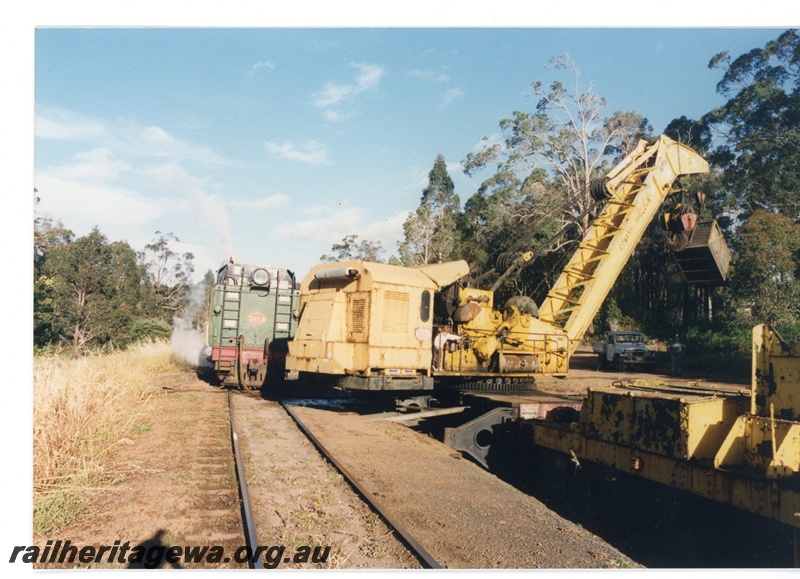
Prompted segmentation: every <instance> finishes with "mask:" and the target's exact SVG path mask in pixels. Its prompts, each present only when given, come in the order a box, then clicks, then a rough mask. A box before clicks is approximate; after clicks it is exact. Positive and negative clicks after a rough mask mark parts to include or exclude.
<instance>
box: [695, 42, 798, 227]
mask: <svg viewBox="0 0 800 579" xmlns="http://www.w3.org/2000/svg"><path fill="white" fill-rule="evenodd" d="M708 66H709V68H712V69H719V70H721V71H722V72H723V76H722V79H721V80H720V81H719V83H718V84H717V92H718V93H720V94H721V95H723V96H725V97H727V98H728V100H727V102H726V103H725V104H724V105H722V106H720V107H718V108H716V109H714V110H712V111H711V112H709V113H708V114H707V115H705V116H704V118H703V121H704V122H706V123H707V124H709V125H710V126H711V127H712V129H713V130H714V131H715V136H716V138H717V142H719V143H720V144H719V146H718V147H717V148H716V149H714V152H713V155H712V156H711V160H712V162H713V163H714V164H715V165H716V166H718V167H720V168H721V169H722V170H723V183H724V185H725V187H726V190H727V192H728V197H727V201H728V206H729V208H731V209H732V210H734V211H737V212H742V213H743V214H744V215H743V217H747V215H749V214H751V213H753V212H754V211H755V210H756V209H757V208H759V207H762V208H765V209H768V210H772V211H780V212H781V213H783V214H785V215H787V216H789V217H791V218H792V219H795V220H797V219H800V169H799V168H798V167H800V37H799V36H798V33H797V31H796V30H787V31H785V32H783V33H781V34H780V35H779V36H778V37H777V38H776V39H775V40H771V41H769V42H767V43H766V45H765V46H764V47H763V48H754V49H752V50H750V51H749V52H746V53H745V54H742V55H740V56H738V57H736V58H732V57H731V55H730V53H729V51H724V52H720V53H719V54H716V55H715V56H714V57H713V58H712V59H711V60H710V62H709V65H708Z"/></svg>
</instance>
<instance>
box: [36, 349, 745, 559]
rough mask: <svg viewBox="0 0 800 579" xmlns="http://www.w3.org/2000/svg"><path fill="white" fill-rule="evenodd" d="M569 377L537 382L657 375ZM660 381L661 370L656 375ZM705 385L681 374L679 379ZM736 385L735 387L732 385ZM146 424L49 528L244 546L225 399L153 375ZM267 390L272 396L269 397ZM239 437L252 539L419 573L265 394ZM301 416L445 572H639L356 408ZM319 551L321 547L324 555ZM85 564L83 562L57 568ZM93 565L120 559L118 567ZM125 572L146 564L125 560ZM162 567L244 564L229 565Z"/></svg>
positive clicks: (569, 388)
mask: <svg viewBox="0 0 800 579" xmlns="http://www.w3.org/2000/svg"><path fill="white" fill-rule="evenodd" d="M574 360H575V370H574V371H573V372H572V374H571V376H570V378H569V379H568V380H559V379H542V380H541V381H540V383H539V387H540V389H541V390H544V391H546V392H553V393H561V394H565V393H571V394H576V393H580V392H582V391H584V390H585V389H586V388H587V387H593V386H607V385H609V384H610V383H611V382H613V381H614V380H618V379H633V378H637V377H641V378H649V379H653V378H654V376H653V375H636V374H632V373H626V374H624V375H620V374H617V373H615V372H598V371H597V369H596V362H595V358H594V356H593V355H591V353H590V352H579V353H578V355H576V356H575V358H574ZM655 378H657V377H655ZM698 379H699V380H700V381H702V377H693V376H687V377H686V378H684V379H683V382H686V381H697V380H698ZM729 386H732V387H736V388H742V387H745V385H742V384H737V385H729ZM153 388H154V390H155V391H157V392H158V396H156V397H155V398H154V400H153V402H152V403H151V405H150V417H149V424H150V429H149V430H146V431H145V432H143V433H141V434H138V435H137V436H136V437H135V438H132V439H129V440H124V441H122V442H121V443H120V444H119V445H118V446H117V448H116V452H115V453H114V454H113V455H110V456H109V457H108V461H109V468H113V469H115V470H120V469H121V470H122V474H121V477H120V481H119V484H117V485H116V486H115V487H113V488H111V489H107V490H105V491H103V492H93V493H92V495H91V507H90V508H89V509H87V510H86V512H85V514H83V515H82V516H80V517H79V518H78V519H77V520H75V521H73V522H72V523H71V524H70V525H69V527H67V528H64V529H60V530H59V531H58V532H57V533H55V534H54V535H55V536H52V537H35V538H34V539H35V544H39V545H43V544H44V543H45V542H46V541H48V540H57V539H69V540H70V541H71V542H72V543H73V544H76V545H93V546H100V545H113V544H114V543H115V542H116V541H119V542H120V543H124V542H126V541H129V542H130V545H131V546H135V545H141V546H145V547H148V546H159V545H160V546H163V547H168V546H176V545H178V546H193V545H197V546H202V545H209V546H212V545H219V546H222V547H224V549H225V553H226V554H230V553H233V552H234V551H235V550H236V549H237V548H238V547H240V546H243V545H245V544H246V543H245V538H244V536H243V531H242V528H241V518H240V507H239V498H238V493H237V490H236V485H235V470H234V463H233V459H232V455H231V441H230V432H229V427H228V410H227V394H226V392H225V391H224V390H220V389H218V388H215V387H213V386H211V385H210V384H208V383H206V382H204V381H202V380H200V379H198V378H197V376H195V375H194V374H193V373H190V372H185V373H178V374H172V375H165V376H163V377H161V378H160V379H159V380H158V382H157V383H155V384H154V385H153ZM266 397H267V398H268V397H269V396H266ZM234 403H235V406H234V409H235V412H236V414H237V424H238V425H239V426H238V428H239V430H240V434H239V442H240V445H241V446H242V449H243V452H244V455H245V471H246V474H247V478H248V486H249V491H250V495H251V499H252V501H253V505H254V512H255V516H256V521H257V530H258V534H259V536H258V538H259V544H260V545H263V546H276V547H277V546H280V545H283V546H285V547H286V549H287V553H288V552H293V550H295V549H297V548H298V547H301V546H304V545H308V546H310V547H312V548H315V547H319V548H320V549H321V548H323V547H325V546H330V547H331V550H330V552H329V555H328V556H327V557H326V558H325V560H324V561H320V562H317V563H309V562H300V563H293V562H284V561H281V566H282V567H297V568H310V567H323V568H349V569H354V568H359V569H364V568H369V569H391V568H416V567H418V566H419V564H418V562H417V561H416V559H415V558H414V557H413V556H412V555H410V553H409V552H408V551H407V550H406V549H405V547H404V546H403V545H402V544H401V543H400V542H399V541H398V540H397V539H396V538H395V537H394V535H393V534H392V532H391V531H389V530H388V528H387V527H386V526H385V524H384V523H383V522H382V521H381V520H380V518H379V517H377V516H376V515H375V514H374V513H373V512H372V511H371V510H370V509H369V507H367V506H365V504H364V503H363V502H362V501H361V500H360V498H359V497H358V496H357V495H356V494H355V493H354V491H353V490H352V489H351V488H350V487H349V485H348V484H346V483H345V482H344V481H343V480H342V478H341V476H340V475H338V474H337V473H336V472H335V471H334V470H333V468H332V467H331V466H330V465H328V463H327V462H325V461H324V459H322V457H321V456H320V455H319V454H318V452H317V451H316V450H315V449H314V448H313V446H311V444H310V443H308V441H306V440H305V438H304V437H303V436H302V435H300V433H299V432H298V431H297V429H296V427H295V425H294V423H293V422H292V421H291V419H290V417H289V416H288V415H287V414H286V413H285V412H284V411H283V410H282V409H281V408H280V407H279V406H278V405H277V404H275V403H274V402H273V401H270V400H265V399H262V398H260V397H258V395H256V396H246V395H237V396H236V397H235V399H234ZM298 413H299V414H301V416H302V417H303V419H304V420H308V422H309V424H310V425H311V428H312V429H313V431H314V432H315V434H317V435H318V436H319V437H320V439H321V440H322V441H323V444H325V445H326V446H328V448H329V449H330V450H331V451H333V452H334V453H335V454H336V455H337V456H338V457H339V458H340V460H341V461H342V462H343V463H344V465H345V466H346V467H347V468H349V469H350V470H351V472H353V473H354V474H356V476H358V477H359V479H360V480H361V482H362V484H364V485H365V486H366V487H367V488H368V489H370V492H372V493H373V494H374V495H375V496H377V497H378V498H379V499H380V500H381V502H383V503H384V504H386V505H387V506H388V507H390V508H391V509H392V513H393V516H396V517H397V518H398V520H399V521H400V522H401V524H403V525H404V526H406V528H407V529H408V530H409V531H411V533H412V534H414V535H415V537H416V538H417V539H418V540H419V541H420V543H421V544H422V545H423V546H424V547H425V548H426V549H427V550H428V551H429V552H431V554H432V555H433V556H434V557H436V558H437V559H438V560H439V561H440V562H441V563H442V564H443V565H445V566H447V567H450V568H485V569H498V568H563V569H576V568H577V569H586V568H619V567H624V568H627V567H637V566H639V565H638V564H637V563H636V562H634V561H632V560H631V559H630V558H629V557H626V556H625V555H623V554H622V553H620V552H619V551H618V550H617V549H615V548H613V547H611V546H610V545H609V544H607V543H605V542H604V541H603V540H601V539H600V538H598V537H597V536H596V535H594V534H592V533H591V532H589V531H587V530H586V529H585V528H583V527H581V526H580V525H578V524H576V523H573V522H570V521H569V520H567V519H566V518H563V517H561V516H559V515H558V514H556V513H555V512H554V511H552V510H551V509H550V508H549V507H548V505H545V504H543V503H542V502H540V501H539V500H537V499H535V498H533V497H532V496H531V495H528V494H525V493H523V492H521V491H519V490H517V489H516V488H514V487H513V486H511V485H509V484H508V483H506V482H504V481H503V480H501V479H499V478H497V477H496V476H494V475H492V474H491V473H489V472H487V471H485V470H483V469H482V468H480V467H479V466H477V465H476V464H474V463H472V462H470V461H468V460H466V459H463V458H462V457H461V455H460V454H459V453H456V452H454V451H452V450H451V449H449V448H448V447H446V446H444V445H443V444H441V443H440V442H438V441H436V440H434V439H433V438H431V437H429V436H426V435H424V434H421V433H419V432H415V431H413V430H410V429H408V428H406V427H404V426H401V425H399V424H394V423H387V422H383V421H371V420H365V417H364V416H361V415H359V414H357V413H353V412H347V411H342V410H341V409H340V408H339V409H330V408H327V409H326V408H324V407H318V408H311V407H300V408H298ZM320 552H321V551H320ZM55 566H60V567H64V566H70V567H85V566H87V565H77V564H76V565H55ZM90 566H91V567H100V568H119V567H125V566H127V565H123V564H119V563H107V562H104V563H94V564H91V565H90ZM130 566H132V567H136V566H140V567H141V566H144V565H141V564H139V565H137V564H133V565H130ZM162 566H163V567H167V568H169V567H192V568H236V567H239V568H242V567H246V564H245V563H237V562H236V561H234V560H232V559H231V558H228V560H227V561H220V562H213V563H209V562H203V563H194V564H187V563H185V562H181V563H178V564H170V563H165V564H163V565H162Z"/></svg>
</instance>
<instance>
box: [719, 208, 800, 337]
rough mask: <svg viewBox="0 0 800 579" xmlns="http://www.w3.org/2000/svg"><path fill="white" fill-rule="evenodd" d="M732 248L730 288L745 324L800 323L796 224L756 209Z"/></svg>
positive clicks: (799, 248) (799, 255) (799, 236)
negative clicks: (733, 250)
mask: <svg viewBox="0 0 800 579" xmlns="http://www.w3.org/2000/svg"><path fill="white" fill-rule="evenodd" d="M733 246H734V249H735V253H734V257H733V262H732V269H733V274H732V275H731V280H730V289H731V293H732V294H733V296H734V303H735V305H736V307H737V310H738V311H739V315H740V317H741V318H742V319H744V320H746V322H745V325H755V324H757V323H772V324H773V325H775V324H777V323H778V322H781V323H786V324H797V323H800V283H798V278H797V276H798V274H800V224H798V223H796V222H795V221H794V220H792V219H790V218H789V217H786V216H784V215H781V214H779V213H769V212H767V211H763V210H757V211H756V212H755V213H754V214H753V215H752V216H751V217H750V218H749V219H748V220H747V221H745V223H744V224H743V225H742V227H741V228H740V230H739V233H738V235H737V236H736V239H735V243H734V244H733Z"/></svg>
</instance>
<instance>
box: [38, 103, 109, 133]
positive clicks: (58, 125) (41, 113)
mask: <svg viewBox="0 0 800 579" xmlns="http://www.w3.org/2000/svg"><path fill="white" fill-rule="evenodd" d="M34 133H35V135H36V137H37V138H40V139H54V140H58V141H79V140H80V141H86V140H90V139H95V140H100V139H103V138H107V137H108V131H107V125H106V123H105V122H103V121H101V120H99V119H94V118H92V117H87V116H85V115H81V114H78V113H75V112H72V111H68V110H66V109H61V108H58V107H50V106H37V107H36V115H35V122H34Z"/></svg>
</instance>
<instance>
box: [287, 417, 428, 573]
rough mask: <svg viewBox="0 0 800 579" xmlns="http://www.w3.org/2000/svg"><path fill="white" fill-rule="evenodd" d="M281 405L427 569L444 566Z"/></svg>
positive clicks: (300, 421) (297, 418)
mask: <svg viewBox="0 0 800 579" xmlns="http://www.w3.org/2000/svg"><path fill="white" fill-rule="evenodd" d="M281 406H282V407H283V409H284V410H286V413H287V414H288V415H289V416H290V417H291V418H292V420H294V421H295V423H296V424H297V426H298V428H300V430H301V431H302V432H303V434H305V435H306V437H307V438H308V439H309V440H310V441H311V443H312V444H313V445H314V446H315V447H316V449H317V450H318V451H319V452H320V453H321V454H322V455H323V456H324V457H325V458H326V459H327V460H328V462H330V463H331V464H332V465H333V466H334V468H336V470H338V471H339V472H340V473H341V475H342V476H343V477H344V478H345V479H346V480H347V482H348V483H350V485H351V486H352V487H353V488H354V489H356V490H357V491H358V494H359V495H360V496H361V498H362V499H363V500H364V501H365V502H366V503H367V504H369V505H370V506H371V507H372V508H373V509H374V510H375V511H376V512H377V513H378V514H379V515H380V516H381V517H382V518H383V520H384V521H386V523H387V524H388V525H389V526H390V527H392V528H393V529H394V530H395V532H396V533H397V534H398V536H399V537H400V539H401V540H402V541H403V543H405V545H406V547H408V548H409V549H410V550H411V552H412V553H413V554H414V555H415V556H416V557H417V558H418V559H419V561H420V564H421V565H422V566H423V567H424V568H426V569H442V566H441V565H440V564H439V563H438V562H437V561H436V559H434V557H433V556H432V555H431V554H430V553H428V551H427V550H425V548H424V547H423V546H422V545H420V544H419V542H418V541H417V540H416V539H415V538H414V537H413V536H412V535H411V533H409V532H408V530H407V529H405V528H404V527H403V526H402V525H401V524H400V523H399V522H398V521H397V520H396V519H395V518H394V517H392V516H391V515H389V514H388V512H387V510H386V509H385V508H384V506H383V505H381V504H380V502H379V501H378V500H377V499H375V498H374V496H371V495H370V493H369V492H368V491H367V490H366V489H365V488H364V487H362V486H361V484H360V483H359V482H358V479H357V478H356V477H355V476H353V474H352V473H350V471H348V470H347V468H345V467H344V466H343V465H342V464H341V463H340V462H339V461H338V460H336V458H335V457H334V456H333V455H332V454H331V453H330V452H328V450H327V449H326V448H325V446H323V444H322V443H321V442H320V441H319V439H318V438H317V437H316V436H314V434H313V433H312V432H311V431H310V430H309V428H308V426H306V424H305V423H304V422H303V421H302V420H301V419H300V417H299V416H297V414H296V413H295V412H294V411H293V410H292V409H291V407H290V406H289V405H288V404H286V403H285V402H281Z"/></svg>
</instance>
